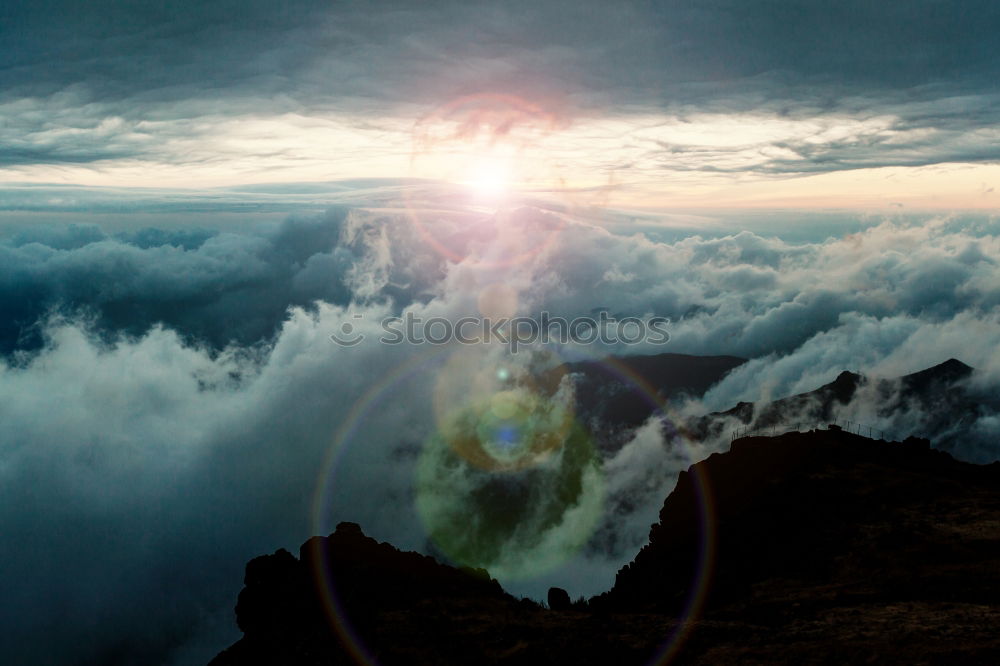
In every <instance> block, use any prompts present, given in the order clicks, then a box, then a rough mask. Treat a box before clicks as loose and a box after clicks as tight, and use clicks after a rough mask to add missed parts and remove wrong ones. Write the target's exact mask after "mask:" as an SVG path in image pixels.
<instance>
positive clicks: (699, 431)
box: [683, 358, 981, 448]
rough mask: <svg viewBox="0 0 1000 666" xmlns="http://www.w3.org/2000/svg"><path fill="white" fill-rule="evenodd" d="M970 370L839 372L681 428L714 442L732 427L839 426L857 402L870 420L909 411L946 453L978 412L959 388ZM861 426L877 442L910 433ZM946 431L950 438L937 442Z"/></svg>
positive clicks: (953, 364) (958, 365) (952, 365)
mask: <svg viewBox="0 0 1000 666" xmlns="http://www.w3.org/2000/svg"><path fill="white" fill-rule="evenodd" d="M972 371H973V369H972V368H971V367H969V366H968V365H966V364H964V363H962V362H961V361H958V360H956V359H953V358H952V359H948V360H947V361H945V362H943V363H940V364H938V365H935V366H934V367H931V368H927V369H926V370H921V371H920V372H915V373H913V374H910V375H904V376H903V377H899V378H896V379H885V378H879V379H874V380H871V379H869V378H867V377H865V376H864V375H861V374H857V373H853V372H848V371H844V372H842V373H840V375H838V376H837V378H836V379H835V380H833V381H832V382H830V383H829V384H826V385H824V386H821V387H819V388H817V389H815V390H813V391H808V392H806V393H800V394H797V395H793V396H789V397H787V398H781V399H779V400H774V401H772V402H766V403H760V404H755V403H749V402H741V403H738V404H737V405H736V406H734V407H732V408H731V409H728V410H726V411H723V412H713V413H711V414H707V415H705V416H702V417H699V418H695V419H691V420H689V421H687V422H686V423H684V424H683V428H684V430H685V434H686V435H687V436H688V437H692V438H694V439H707V438H710V437H718V436H720V435H721V434H723V433H724V431H725V430H726V429H727V428H732V427H733V424H734V423H735V424H737V428H739V426H740V425H742V426H746V427H745V428H744V429H743V430H745V431H747V432H751V433H752V432H754V431H757V432H760V433H768V432H770V433H780V432H783V431H785V430H795V429H803V428H804V429H808V428H811V427H815V426H816V425H825V424H827V423H830V422H835V421H842V420H843V417H842V416H839V415H838V414H839V412H840V410H841V408H843V407H844V406H846V405H848V404H849V403H850V402H851V401H852V400H854V399H855V398H856V397H857V398H861V399H863V402H864V403H865V405H866V406H868V407H871V410H870V412H869V413H870V414H871V417H872V418H871V420H872V421H877V422H878V423H881V422H883V421H891V420H892V417H893V416H896V415H898V414H899V413H901V412H904V411H908V412H910V413H911V414H913V415H914V418H913V421H914V422H915V423H918V424H919V426H920V431H919V432H920V434H927V435H938V437H937V443H938V444H939V445H941V446H942V447H943V448H949V447H948V445H949V444H950V443H952V442H951V441H950V438H952V437H954V436H960V434H961V426H962V424H963V423H968V422H970V421H971V420H972V419H973V418H974V417H975V416H976V414H977V411H978V409H979V408H980V407H981V405H980V404H979V403H978V402H977V401H976V400H975V399H974V398H973V397H972V396H970V395H969V394H968V393H967V392H966V390H965V388H964V386H963V380H965V379H967V378H968V377H969V376H970V375H971V374H972ZM865 389H868V390H869V392H868V393H867V394H864V395H863V396H862V395H861V394H860V393H859V392H860V391H862V390H865ZM858 425H860V424H858ZM865 425H867V427H868V428H870V429H869V430H867V431H866V433H867V434H871V435H873V436H876V437H880V436H887V437H888V436H899V437H905V436H907V435H909V434H914V433H885V432H884V431H883V430H881V429H879V427H878V424H877V423H873V422H869V423H867V424H865ZM743 430H741V432H742V431H743ZM949 431H950V432H951V433H953V434H951V435H945V436H944V437H941V435H942V434H944V433H946V432H949ZM945 438H948V439H947V441H945Z"/></svg>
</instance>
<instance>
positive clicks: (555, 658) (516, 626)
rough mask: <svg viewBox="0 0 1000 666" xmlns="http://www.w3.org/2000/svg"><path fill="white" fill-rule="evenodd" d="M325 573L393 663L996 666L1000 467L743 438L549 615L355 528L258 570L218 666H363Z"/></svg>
mask: <svg viewBox="0 0 1000 666" xmlns="http://www.w3.org/2000/svg"><path fill="white" fill-rule="evenodd" d="M699 489H702V490H701V491H700V490H699ZM702 491H703V492H704V493H707V496H708V497H709V498H710V502H709V505H710V508H711V511H710V512H709V514H708V515H711V518H712V519H711V520H710V521H709V522H708V523H707V525H708V526H709V527H710V531H709V532H706V530H705V527H706V521H705V518H704V516H705V515H706V512H705V508H706V503H705V502H704V501H702V494H703V493H702ZM706 534H708V535H709V537H710V538H709V539H708V541H709V542H712V543H714V547H713V548H711V549H710V550H709V551H705V550H704V546H705V544H706ZM706 552H708V553H709V554H710V555H711V557H710V558H708V559H705V553H706ZM706 563H707V571H708V573H709V575H710V578H709V579H708V585H707V586H706V591H705V594H704V595H701V596H700V597H699V598H700V599H701V600H702V601H703V602H704V608H703V610H702V612H701V613H700V614H699V615H698V616H697V617H695V618H692V619H691V621H690V622H689V623H687V624H685V625H683V626H682V625H680V624H679V622H678V621H679V618H683V617H684V615H685V613H686V612H687V610H688V609H689V608H690V607H691V600H692V586H693V585H694V584H695V582H696V581H697V579H698V577H697V576H696V574H695V572H696V571H697V570H698V568H699V566H701V565H703V564H706ZM313 570H321V571H328V572H331V575H332V577H333V579H334V585H335V587H336V589H337V598H338V599H339V601H340V603H341V606H342V607H343V609H344V614H345V616H346V617H348V618H349V620H350V622H351V624H352V629H353V631H354V634H355V635H356V636H358V637H359V639H358V644H361V645H364V646H366V647H367V649H368V650H369V651H370V655H369V657H372V658H374V659H376V660H377V661H378V663H385V664H470V663H495V664H537V663H547V664H574V665H576V664H612V663H613V664H643V663H648V662H649V660H650V659H651V658H654V657H657V656H658V655H661V654H662V653H663V650H664V649H665V644H668V643H669V641H670V637H671V636H676V635H680V634H684V633H687V640H686V641H685V642H684V643H683V644H678V645H679V649H678V651H677V652H676V653H675V654H674V655H673V656H674V657H675V658H676V660H677V662H679V663H699V664H737V663H740V664H743V663H759V664H772V663H788V664H802V663H808V664H821V663H822V664H825V663H844V662H850V663H906V664H916V663H931V664H954V663H975V664H993V663H1000V632H997V630H996V628H997V627H998V626H1000V463H993V464H992V465H982V466H977V465H972V464H968V463H962V462H958V461H956V460H954V459H953V458H952V457H951V456H950V455H948V454H947V453H944V452H941V451H938V450H934V449H931V448H930V447H929V446H928V443H927V441H926V440H919V439H916V438H912V439H910V440H907V441H906V442H901V443H900V442H881V441H875V440H871V439H867V438H864V437H860V436H858V435H854V434H851V433H849V432H846V431H836V430H821V431H812V432H805V433H788V434H785V435H782V436H779V437H774V438H762V437H756V438H745V439H739V440H737V441H735V442H734V443H733V446H732V449H731V450H730V451H728V452H726V453H721V454H714V455H712V456H711V457H709V458H708V459H706V460H704V461H702V462H700V463H698V464H697V465H694V466H692V468H691V469H690V470H688V471H687V472H685V473H683V474H682V475H681V477H680V478H679V480H678V482H677V486H676V488H675V489H674V491H673V492H671V493H670V495H669V496H668V497H667V499H666V501H665V503H664V505H663V508H662V510H661V512H660V518H659V522H658V523H657V524H656V525H654V526H653V527H652V529H651V532H650V541H649V544H648V545H647V546H645V547H644V548H643V549H642V550H641V551H640V552H639V553H638V555H637V556H636V558H635V559H634V561H633V562H631V563H630V564H629V565H627V566H626V567H624V568H623V569H622V570H621V571H620V572H619V574H618V576H617V579H616V582H615V585H614V586H613V588H612V589H611V590H609V591H608V592H606V593H604V594H602V595H600V596H598V597H595V598H593V599H591V600H589V602H588V603H585V604H575V605H573V606H572V607H569V606H565V605H563V602H564V601H567V602H568V595H567V597H565V599H564V598H563V597H562V595H558V597H559V601H558V602H557V603H555V604H553V603H552V601H553V599H552V598H550V601H549V603H550V606H552V609H551V610H546V609H543V608H541V607H539V606H538V605H537V604H534V603H533V602H530V601H518V600H515V599H513V598H511V597H510V596H508V595H506V594H504V592H503V591H502V590H501V589H500V587H499V585H498V584H497V583H496V582H495V581H492V580H491V579H490V578H489V577H488V575H487V574H486V573H485V572H481V571H480V572H475V571H468V570H467V571H462V570H459V569H455V568H452V567H448V566H445V565H441V564H438V563H436V562H434V561H433V560H431V559H430V558H427V557H423V556H421V555H417V554H415V553H400V552H399V551H397V550H396V549H394V548H392V547H391V546H389V545H388V544H379V543H376V542H375V541H374V540H372V539H369V538H368V537H365V536H364V535H363V534H361V532H360V529H359V528H358V527H357V526H356V525H351V524H342V525H341V526H340V527H339V528H338V529H337V532H335V533H334V534H333V535H331V536H330V537H328V538H325V539H320V538H314V539H311V540H310V541H308V542H306V544H305V545H304V546H303V548H302V551H301V555H300V557H299V558H298V559H296V558H294V557H293V556H292V555H290V554H289V553H287V552H286V551H278V552H277V553H275V554H274V555H270V556H265V557H263V558H257V559H255V560H253V561H252V562H251V563H250V564H249V565H248V566H247V575H246V587H245V589H244V590H243V592H242V593H241V594H240V598H239V603H238V605H237V621H238V622H239V625H240V628H241V629H242V630H243V631H244V637H243V639H241V640H240V641H239V642H237V643H236V644H235V645H233V646H232V647H231V648H229V649H227V650H226V651H225V652H223V653H222V654H220V655H219V656H218V657H217V658H216V660H215V661H214V662H213V665H214V666H225V665H235V664H319V663H324V664H329V663H351V662H350V659H351V655H350V652H349V650H348V649H347V648H346V647H345V645H347V644H349V642H345V641H344V639H343V637H342V636H338V633H337V632H336V631H334V630H333V629H332V628H331V627H332V625H331V622H330V620H329V618H328V616H327V613H325V612H324V610H323V605H322V603H321V602H320V596H319V595H317V593H316V589H317V585H316V583H315V580H314V576H313V574H312V573H311V571H313Z"/></svg>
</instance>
